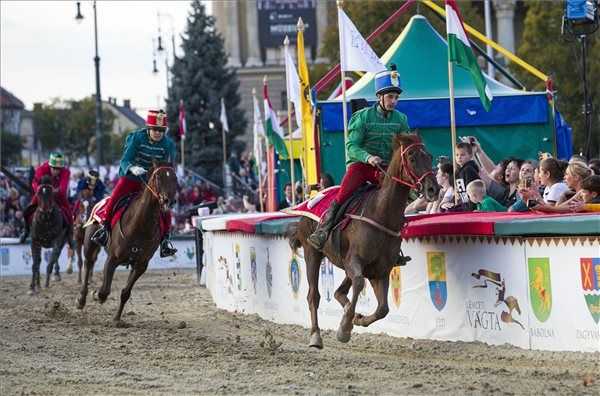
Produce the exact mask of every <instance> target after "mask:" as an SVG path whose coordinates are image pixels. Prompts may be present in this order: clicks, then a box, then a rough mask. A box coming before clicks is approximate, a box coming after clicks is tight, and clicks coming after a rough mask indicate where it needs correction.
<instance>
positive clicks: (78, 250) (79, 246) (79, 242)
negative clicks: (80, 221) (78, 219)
mask: <svg viewBox="0 0 600 396" xmlns="http://www.w3.org/2000/svg"><path fill="white" fill-rule="evenodd" d="M82 250H83V229H80V230H79V232H78V233H77V237H76V238H75V254H77V269H78V271H79V272H78V273H77V283H79V284H81V272H82V270H83V255H82Z"/></svg>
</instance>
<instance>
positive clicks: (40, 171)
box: [31, 164, 46, 194]
mask: <svg viewBox="0 0 600 396" xmlns="http://www.w3.org/2000/svg"><path fill="white" fill-rule="evenodd" d="M44 168H45V167H44V165H43V164H42V165H40V166H38V167H37V169H36V170H35V174H34V175H33V180H32V181H31V188H32V191H33V193H34V194H35V193H36V192H37V190H38V188H39V187H40V182H41V180H42V176H44V175H45V174H46V172H45V171H44Z"/></svg>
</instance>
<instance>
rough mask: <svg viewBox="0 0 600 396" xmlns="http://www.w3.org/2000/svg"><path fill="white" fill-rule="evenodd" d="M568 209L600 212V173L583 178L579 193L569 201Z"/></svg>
mask: <svg viewBox="0 0 600 396" xmlns="http://www.w3.org/2000/svg"><path fill="white" fill-rule="evenodd" d="M569 209H571V210H572V211H573V212H583V211H589V212H600V175H592V176H588V177H587V178H586V179H585V180H583V182H582V183H581V190H580V195H579V197H578V198H577V199H575V200H573V201H572V202H570V203H569Z"/></svg>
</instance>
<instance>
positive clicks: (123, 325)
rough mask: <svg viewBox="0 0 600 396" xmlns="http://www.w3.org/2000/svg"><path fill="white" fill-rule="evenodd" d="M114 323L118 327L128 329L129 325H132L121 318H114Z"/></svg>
mask: <svg viewBox="0 0 600 396" xmlns="http://www.w3.org/2000/svg"><path fill="white" fill-rule="evenodd" d="M112 325H113V327H116V328H117V329H126V328H128V327H131V325H130V324H128V323H127V322H123V321H122V320H121V319H118V320H113V322H112Z"/></svg>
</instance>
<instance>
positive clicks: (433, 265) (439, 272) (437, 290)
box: [427, 252, 448, 311]
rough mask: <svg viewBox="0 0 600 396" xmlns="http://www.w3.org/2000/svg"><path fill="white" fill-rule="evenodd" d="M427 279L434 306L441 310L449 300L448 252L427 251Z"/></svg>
mask: <svg viewBox="0 0 600 396" xmlns="http://www.w3.org/2000/svg"><path fill="white" fill-rule="evenodd" d="M427 279H428V280H429V297H430V298H431V302H432V303H433V306H434V307H435V308H436V309H437V310H438V311H441V310H442V309H444V307H445V306H446V301H447V300H448V289H447V287H446V253H444V252H427Z"/></svg>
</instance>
